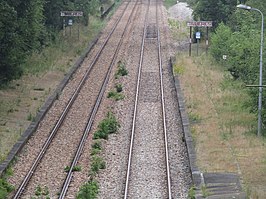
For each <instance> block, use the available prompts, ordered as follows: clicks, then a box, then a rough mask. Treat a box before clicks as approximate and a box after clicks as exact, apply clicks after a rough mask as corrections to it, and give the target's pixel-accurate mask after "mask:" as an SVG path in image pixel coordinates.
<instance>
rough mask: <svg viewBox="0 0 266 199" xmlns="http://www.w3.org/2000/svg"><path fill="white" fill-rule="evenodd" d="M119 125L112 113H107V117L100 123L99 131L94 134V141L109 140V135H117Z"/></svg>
mask: <svg viewBox="0 0 266 199" xmlns="http://www.w3.org/2000/svg"><path fill="white" fill-rule="evenodd" d="M118 128H119V124H118V122H117V120H116V118H115V116H114V115H113V113H112V112H108V113H107V117H106V118H105V119H104V120H102V121H101V122H100V124H99V125H98V130H97V131H96V132H95V133H94V135H93V139H108V135H109V134H111V133H115V132H116V131H117V130H118Z"/></svg>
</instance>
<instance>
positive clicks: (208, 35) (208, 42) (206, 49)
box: [206, 27, 209, 55]
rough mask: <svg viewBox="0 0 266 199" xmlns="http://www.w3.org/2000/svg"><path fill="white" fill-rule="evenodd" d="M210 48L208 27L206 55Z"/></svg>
mask: <svg viewBox="0 0 266 199" xmlns="http://www.w3.org/2000/svg"><path fill="white" fill-rule="evenodd" d="M208 48H209V27H207V34H206V55H208Z"/></svg>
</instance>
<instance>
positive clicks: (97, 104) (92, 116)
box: [59, 0, 138, 199]
mask: <svg viewBox="0 0 266 199" xmlns="http://www.w3.org/2000/svg"><path fill="white" fill-rule="evenodd" d="M137 3H138V0H137V1H136V2H135V5H134V7H133V9H132V11H131V14H130V17H129V19H128V21H127V24H126V26H125V29H124V31H123V33H122V36H121V38H120V41H119V43H118V45H117V48H116V50H115V53H114V56H113V57H112V62H111V64H110V66H109V69H108V72H107V74H106V76H105V80H104V83H103V84H102V86H101V90H100V93H99V95H98V97H97V100H96V103H95V106H94V108H93V111H92V113H91V114H90V118H89V120H88V122H87V125H86V128H85V130H84V134H83V136H82V138H81V140H80V144H79V147H78V149H77V151H76V154H75V157H74V159H73V161H72V164H71V167H70V169H69V172H68V175H67V177H66V180H65V182H64V185H63V188H62V190H61V193H60V196H59V199H63V198H65V195H66V193H67V190H68V187H69V185H70V183H71V179H72V175H73V168H74V167H75V166H76V164H77V162H78V160H79V158H80V156H81V153H82V150H83V148H84V146H85V141H86V139H87V137H88V134H89V132H90V130H91V127H92V124H93V121H94V119H95V116H96V113H97V111H98V108H99V106H100V103H101V100H102V98H103V95H104V92H105V90H106V87H107V83H108V81H109V78H110V74H111V71H112V68H113V66H114V65H115V61H116V58H117V55H118V52H119V50H120V47H121V45H122V42H123V39H124V36H125V33H126V31H127V29H128V27H129V24H130V22H131V19H132V16H133V13H134V11H135V9H136V5H137Z"/></svg>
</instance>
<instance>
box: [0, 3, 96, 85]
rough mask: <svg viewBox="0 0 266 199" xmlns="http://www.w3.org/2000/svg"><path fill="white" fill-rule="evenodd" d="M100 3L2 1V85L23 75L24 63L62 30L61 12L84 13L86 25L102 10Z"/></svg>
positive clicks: (0, 29)
mask: <svg viewBox="0 0 266 199" xmlns="http://www.w3.org/2000/svg"><path fill="white" fill-rule="evenodd" d="M100 3H101V2H100V1H99V0H1V1H0V85H1V84H5V83H7V82H9V81H10V80H12V79H15V78H18V77H20V76H21V74H22V73H23V68H21V64H22V63H23V62H24V61H25V58H26V57H27V56H29V55H30V54H31V53H32V52H33V51H40V50H41V49H43V48H44V47H46V46H47V45H49V43H51V42H52V40H53V39H54V38H55V37H56V35H57V34H58V31H59V30H60V29H62V26H63V25H62V18H61V17H60V11H65V10H78V11H83V18H82V23H83V24H84V25H87V24H88V17H89V15H94V14H95V13H96V12H97V11H98V10H99V9H98V8H99V7H100Z"/></svg>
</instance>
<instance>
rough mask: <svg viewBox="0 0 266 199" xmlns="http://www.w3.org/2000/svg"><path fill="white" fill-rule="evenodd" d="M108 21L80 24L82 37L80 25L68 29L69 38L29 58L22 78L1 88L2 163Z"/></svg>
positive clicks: (0, 127) (92, 21) (67, 35)
mask: <svg viewBox="0 0 266 199" xmlns="http://www.w3.org/2000/svg"><path fill="white" fill-rule="evenodd" d="M104 23H105V22H104V21H101V20H99V19H97V18H94V17H90V23H89V26H87V27H85V26H80V37H79V40H78V37H77V27H76V26H74V27H72V35H71V36H70V35H69V30H67V34H66V36H65V37H63V36H60V37H58V38H57V40H56V42H55V43H54V44H51V46H49V47H47V48H45V49H43V51H42V52H36V53H33V54H32V56H30V57H28V59H27V62H26V63H25V64H24V65H23V68H24V71H25V74H24V75H23V76H22V77H21V79H19V80H15V81H13V82H11V83H10V84H9V85H7V86H6V87H4V88H1V89H0V163H1V162H2V161H3V160H5V158H6V156H7V154H8V153H9V151H10V150H11V148H12V146H13V145H14V144H15V143H16V142H17V140H18V139H19V138H20V136H21V134H22V133H23V132H24V131H25V130H26V128H27V127H28V125H29V124H30V122H31V121H33V120H34V118H35V116H36V113H37V112H38V110H39V108H40V107H41V106H42V105H43V103H44V102H45V100H46V98H47V97H48V96H49V95H50V94H51V93H52V92H53V91H54V90H55V88H56V87H57V85H58V84H59V82H60V81H61V80H62V79H63V77H64V75H65V74H66V73H67V72H68V71H69V69H70V68H71V67H72V66H73V64H74V63H75V61H76V59H77V58H78V57H79V56H80V54H81V53H82V52H83V50H84V49H85V48H86V47H87V45H88V43H89V42H90V41H92V40H93V39H94V38H95V36H96V35H97V34H98V33H99V31H100V30H101V29H102V27H103V25H104Z"/></svg>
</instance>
